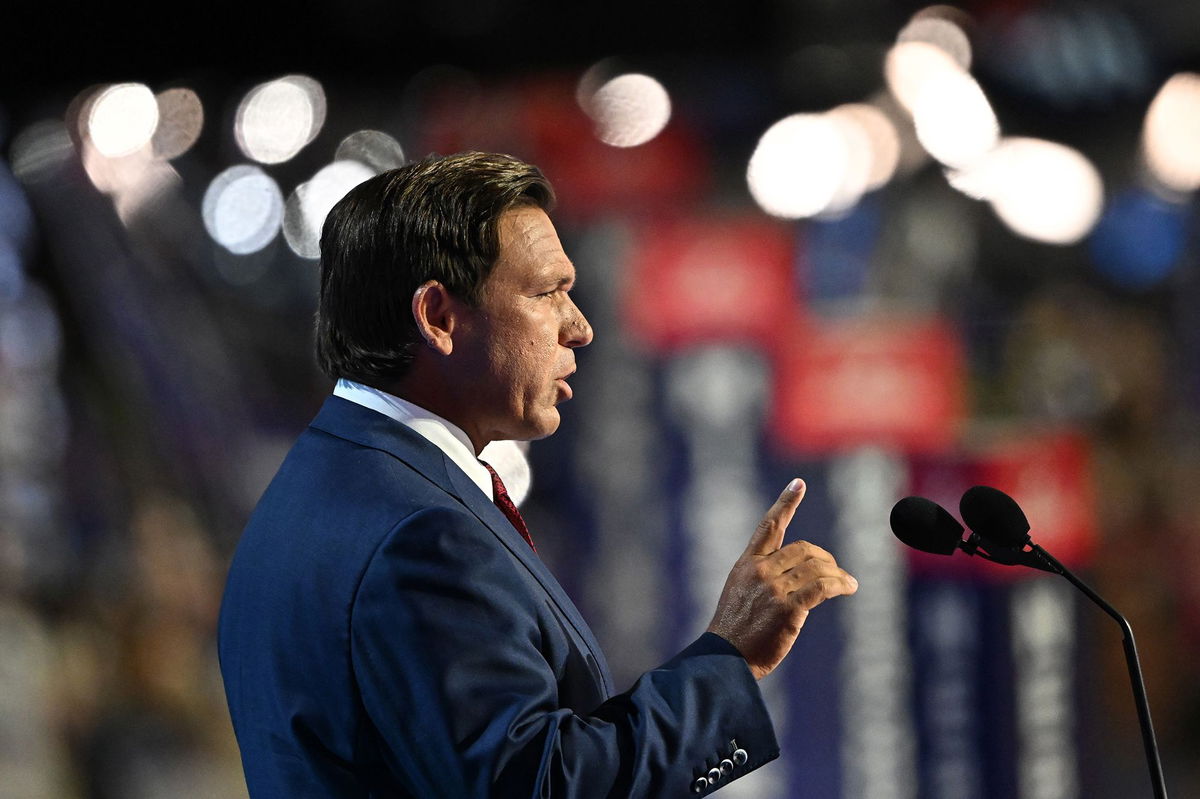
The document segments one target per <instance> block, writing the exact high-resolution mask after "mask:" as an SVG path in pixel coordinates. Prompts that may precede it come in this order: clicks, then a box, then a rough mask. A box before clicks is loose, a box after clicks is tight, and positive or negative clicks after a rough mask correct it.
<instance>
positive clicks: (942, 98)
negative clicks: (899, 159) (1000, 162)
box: [912, 70, 1000, 167]
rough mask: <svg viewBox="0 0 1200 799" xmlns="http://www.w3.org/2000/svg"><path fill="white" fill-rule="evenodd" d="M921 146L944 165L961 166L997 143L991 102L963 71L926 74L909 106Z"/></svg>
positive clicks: (996, 127) (997, 138) (997, 133)
mask: <svg viewBox="0 0 1200 799" xmlns="http://www.w3.org/2000/svg"><path fill="white" fill-rule="evenodd" d="M912 112H913V125H914V126H915V127H916V131H917V139H918V141H920V142H921V145H922V146H923V147H924V148H925V149H926V151H928V152H929V154H930V155H932V156H933V157H934V158H936V159H937V160H938V161H940V162H942V163H943V164H945V165H946V166H952V167H962V166H966V165H968V164H970V163H971V162H972V161H975V160H976V159H978V158H979V157H980V156H982V155H983V154H984V153H986V152H987V151H988V150H990V149H992V148H993V147H995V146H996V142H997V141H998V140H999V138H1000V123H999V122H997V121H996V114H995V112H994V111H993V110H992V106H991V103H989V102H988V100H987V98H986V97H985V96H984V94H983V90H982V89H981V88H979V84H978V83H976V82H975V79H974V78H972V77H971V76H970V75H969V74H967V73H966V72H959V71H952V70H946V71H941V72H937V73H935V74H932V75H930V76H929V78H928V79H927V80H926V81H925V83H924V84H923V85H922V87H921V89H920V92H919V94H918V96H917V99H916V104H915V106H914V107H913V109H912Z"/></svg>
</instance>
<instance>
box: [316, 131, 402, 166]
mask: <svg viewBox="0 0 1200 799" xmlns="http://www.w3.org/2000/svg"><path fill="white" fill-rule="evenodd" d="M333 160H335V161H358V162H359V163H360V164H366V165H367V166H369V167H371V169H373V170H374V171H375V172H376V174H378V173H380V172H387V171H388V170H389V169H395V168H396V167H398V166H403V165H404V150H403V149H401V147H400V142H398V141H396V140H395V139H393V138H392V137H391V136H389V135H387V134H386V133H384V132H383V131H380V130H360V131H356V132H355V133H351V134H350V135H349V136H347V137H346V138H344V139H342V143H341V144H339V145H338V147H337V152H335V153H334V155H333Z"/></svg>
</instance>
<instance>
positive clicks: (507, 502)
mask: <svg viewBox="0 0 1200 799" xmlns="http://www.w3.org/2000/svg"><path fill="white" fill-rule="evenodd" d="M480 463H482V464H483V465H484V466H486V467H487V470H488V472H489V473H490V474H491V475H492V493H493V494H494V495H495V498H494V499H493V502H495V503H496V507H497V508H499V509H500V512H501V513H503V514H504V516H505V518H507V519H508V520H509V521H510V522H511V523H512V526H513V527H515V528H517V532H518V533H520V534H521V537H522V538H524V539H525V543H527V544H529V548H530V549H532V550H533V551H534V552H537V547H535V546H534V545H533V538H532V537H531V536H530V535H529V528H528V527H526V526H525V520H524V519H522V518H521V512H520V511H519V510H517V506H516V504H515V503H514V502H513V501H512V498H511V497H509V495H508V490H507V489H506V488H505V487H504V481H502V480H501V479H500V475H498V474H496V470H495V469H493V468H492V466H491V464H489V463H486V462H485V461H480Z"/></svg>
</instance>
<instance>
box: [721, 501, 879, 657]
mask: <svg viewBox="0 0 1200 799" xmlns="http://www.w3.org/2000/svg"><path fill="white" fill-rule="evenodd" d="M804 489H805V486H804V481H803V480H801V479H800V478H796V479H795V480H792V482H790V483H788V486H787V488H785V489H784V491H783V493H782V494H780V495H779V499H777V500H775V504H774V505H772V506H771V507H770V509H768V510H767V512H766V515H764V516H763V518H762V521H760V522H759V523H758V527H756V528H755V530H754V534H753V535H752V536H750V543H749V544H747V545H746V551H745V552H743V553H742V555H741V557H739V558H738V560H737V562H736V563H735V564H733V569H731V570H730V572H729V577H728V578H726V580H725V588H724V589H723V590H722V591H721V598H720V600H719V601H718V602H717V611H716V613H715V614H714V615H713V620H712V622H711V623H710V624H709V625H708V631H709V632H712V633H716V634H717V635H719V636H721V637H722V638H724V639H725V640H727V641H729V642H730V643H731V644H733V645H734V646H735V647H737V649H738V651H739V652H741V653H742V657H744V658H746V662H747V663H748V664H749V665H750V671H751V672H753V674H754V677H755V679H761V678H762V677H764V676H766V675H767V674H770V673H771V672H772V671H773V670H774V669H775V667H776V666H778V665H779V664H780V662H781V661H782V660H783V659H784V658H785V657H786V656H787V653H788V652H789V651H791V649H792V644H793V643H795V641H796V636H797V635H799V633H800V628H801V627H803V626H804V621H805V620H806V619H807V618H808V612H809V611H810V610H812V609H813V608H815V607H816V606H817V605H819V604H821V603H822V602H824V601H825V600H826V599H829V598H830V597H835V596H839V595H841V594H853V593H854V592H855V591H857V590H858V581H857V580H855V579H854V578H853V577H852V576H851V575H850V574H849V572H847V571H845V570H844V569H841V568H839V567H838V565H837V561H835V560H834V559H833V555H830V554H829V553H828V552H826V551H825V550H824V549H822V548H821V547H819V546H817V545H816V544H810V543H809V542H807V541H793V542H792V543H790V544H788V545H787V546H783V537H784V534H785V533H786V532H787V526H788V524H789V523H790V522H791V520H792V516H793V514H795V512H796V508H797V506H799V505H800V500H802V499H803V498H804Z"/></svg>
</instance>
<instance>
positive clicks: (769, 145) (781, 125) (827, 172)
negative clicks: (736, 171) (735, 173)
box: [746, 114, 850, 219]
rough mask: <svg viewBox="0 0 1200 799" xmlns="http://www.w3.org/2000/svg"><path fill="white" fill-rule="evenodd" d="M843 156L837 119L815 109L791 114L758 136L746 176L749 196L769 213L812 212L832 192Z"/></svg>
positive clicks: (840, 177)
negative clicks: (806, 112) (760, 136)
mask: <svg viewBox="0 0 1200 799" xmlns="http://www.w3.org/2000/svg"><path fill="white" fill-rule="evenodd" d="M849 161H850V153H849V148H848V147H847V145H846V139H845V136H844V135H843V132H842V129H841V128H840V127H839V125H838V124H837V122H835V121H834V120H833V119H831V118H829V117H828V116H825V115H821V114H793V115H792V116H789V117H786V118H785V119H781V120H780V121H778V122H776V123H775V124H774V125H772V126H771V127H770V128H768V129H767V132H766V133H764V134H763V135H762V138H761V139H759V141H758V146H757V147H756V148H755V150H754V154H753V155H752V156H751V157H750V165H749V167H748V169H747V171H746V182H747V184H748V185H749V187H750V194H751V195H753V197H754V199H755V201H756V202H757V203H758V204H759V205H760V206H761V207H762V209H763V210H764V211H766V212H767V213H769V214H771V215H773V216H779V217H784V218H786V219H799V218H801V217H809V216H815V215H817V214H819V213H821V212H822V211H825V210H827V209H828V208H829V207H830V205H831V204H832V203H833V201H834V199H835V197H837V196H838V192H839V190H840V189H841V187H842V185H843V181H844V180H845V178H846V175H847V172H848V170H849Z"/></svg>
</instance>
